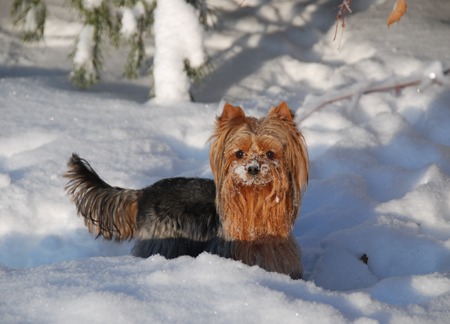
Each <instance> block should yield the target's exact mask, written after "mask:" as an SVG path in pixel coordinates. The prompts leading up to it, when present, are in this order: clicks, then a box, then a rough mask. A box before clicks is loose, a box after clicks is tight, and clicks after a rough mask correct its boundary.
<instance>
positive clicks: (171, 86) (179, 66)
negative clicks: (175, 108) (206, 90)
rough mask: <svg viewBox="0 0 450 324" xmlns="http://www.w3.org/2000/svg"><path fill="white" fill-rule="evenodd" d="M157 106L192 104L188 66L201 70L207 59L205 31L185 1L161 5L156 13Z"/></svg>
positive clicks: (155, 99)
mask: <svg viewBox="0 0 450 324" xmlns="http://www.w3.org/2000/svg"><path fill="white" fill-rule="evenodd" d="M153 27H154V33H155V56H154V61H153V77H154V81H155V83H154V86H155V97H154V98H153V101H154V102H158V103H162V104H163V103H169V102H180V101H190V94H189V87H190V83H189V78H188V76H187V74H186V71H185V64H186V62H187V63H188V65H189V66H190V67H191V68H199V67H201V66H202V65H203V64H204V63H205V61H206V59H205V54H204V50H203V28H202V25H201V23H200V22H199V19H198V17H197V14H196V12H195V9H194V8H193V7H192V6H191V5H190V4H188V3H186V1H185V0H164V1H158V5H157V6H156V9H155V22H154V25H153Z"/></svg>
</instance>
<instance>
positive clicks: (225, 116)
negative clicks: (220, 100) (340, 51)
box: [218, 103, 245, 122]
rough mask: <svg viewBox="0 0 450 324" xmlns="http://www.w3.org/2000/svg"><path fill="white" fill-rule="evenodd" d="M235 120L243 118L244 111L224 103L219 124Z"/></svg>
mask: <svg viewBox="0 0 450 324" xmlns="http://www.w3.org/2000/svg"><path fill="white" fill-rule="evenodd" d="M235 118H245V113H244V111H243V110H242V108H241V107H236V106H233V105H232V104H229V103H226V104H225V105H224V106H223V112H222V116H220V117H219V118H218V120H219V122H227V121H229V120H232V119H235Z"/></svg>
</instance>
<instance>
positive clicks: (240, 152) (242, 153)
mask: <svg viewBox="0 0 450 324" xmlns="http://www.w3.org/2000/svg"><path fill="white" fill-rule="evenodd" d="M235 155H236V157H237V158H238V159H242V158H243V157H244V151H242V150H239V151H236V153H235Z"/></svg>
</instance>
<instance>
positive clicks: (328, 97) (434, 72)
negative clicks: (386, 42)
mask: <svg viewBox="0 0 450 324" xmlns="http://www.w3.org/2000/svg"><path fill="white" fill-rule="evenodd" d="M448 75H450V68H447V69H443V68H442V64H441V63H440V62H434V63H433V64H431V65H430V66H429V67H428V68H426V69H425V70H424V71H423V72H422V73H421V74H420V75H414V76H408V77H404V78H396V77H391V78H388V79H386V80H382V81H373V82H361V83H357V84H355V85H353V86H351V87H349V88H347V89H344V90H337V91H333V92H331V93H328V94H325V95H323V96H320V97H316V98H313V99H311V100H309V102H308V100H306V102H305V103H304V106H303V107H302V108H301V111H300V109H299V112H298V116H297V118H296V120H297V122H298V123H299V124H300V123H302V122H303V121H304V120H305V119H307V118H308V117H309V116H311V115H312V114H313V113H314V112H317V111H319V110H321V109H322V108H323V107H325V106H327V105H329V104H332V103H334V102H337V101H341V100H358V99H359V98H360V97H361V96H362V95H365V94H369V93H373V92H385V91H391V90H395V91H400V90H401V89H404V88H407V87H413V86H420V87H421V88H426V87H428V86H430V85H431V84H441V85H442V84H443V85H450V80H449V78H448V77H447V76H448Z"/></svg>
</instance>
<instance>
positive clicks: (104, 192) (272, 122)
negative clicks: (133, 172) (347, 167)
mask: <svg viewBox="0 0 450 324" xmlns="http://www.w3.org/2000/svg"><path fill="white" fill-rule="evenodd" d="M210 140H211V141H212V143H211V149H210V163H211V169H212V174H213V176H214V181H213V180H209V179H199V178H169V179H163V180H160V181H158V182H156V183H154V184H153V185H151V186H149V187H146V188H144V189H140V190H133V189H122V188H118V187H112V186H110V185H109V184H107V183H106V182H104V181H103V180H102V179H101V178H100V177H99V176H98V175H97V173H96V172H95V171H94V170H93V169H92V168H91V166H90V165H89V163H88V162H87V161H86V160H84V159H81V158H80V157H78V156H77V155H76V154H73V155H72V157H71V159H70V160H69V162H68V171H67V172H66V174H65V177H66V178H68V179H70V181H69V182H68V184H67V186H66V190H67V192H68V194H70V195H71V196H72V200H73V202H74V203H75V205H76V207H77V211H78V214H80V215H81V216H83V217H84V221H85V224H86V226H87V227H88V229H89V231H90V232H92V233H94V234H96V235H97V236H103V237H104V238H105V239H108V240H111V239H115V240H116V241H122V240H127V239H128V240H129V239H136V243H135V246H134V248H133V255H135V256H139V257H148V256H150V255H154V254H160V255H163V256H165V257H166V258H176V257H178V256H180V255H190V256H194V257H195V256H197V255H199V254H200V253H201V252H203V251H207V252H210V253H214V254H217V255H220V256H223V257H226V258H231V259H234V260H240V261H242V262H243V263H246V264H248V265H258V266H260V267H261V268H263V269H266V270H267V271H273V272H279V273H283V274H287V275H289V276H290V277H292V278H294V279H298V278H301V276H302V264H301V260H300V257H301V253H300V248H299V246H298V245H297V243H296V240H295V238H294V237H293V236H292V234H291V231H292V228H293V226H294V222H295V220H296V218H297V216H298V214H299V211H300V206H301V199H302V194H303V191H304V190H305V188H306V185H307V182H308V153H307V149H306V144H305V141H304V138H303V136H302V134H301V132H300V131H299V130H298V128H297V126H296V124H295V122H294V114H293V113H292V111H291V110H290V109H289V107H288V106H287V104H286V103H284V102H283V103H281V104H280V105H278V106H276V107H274V108H272V109H271V110H270V111H269V113H268V114H267V116H266V117H263V118H260V119H256V118H253V117H248V116H246V115H245V113H244V111H243V110H242V109H241V108H240V107H235V106H233V105H231V104H225V106H224V108H223V113H222V115H221V116H220V117H217V119H216V126H215V132H214V134H213V135H212V136H211V138H210Z"/></svg>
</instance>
